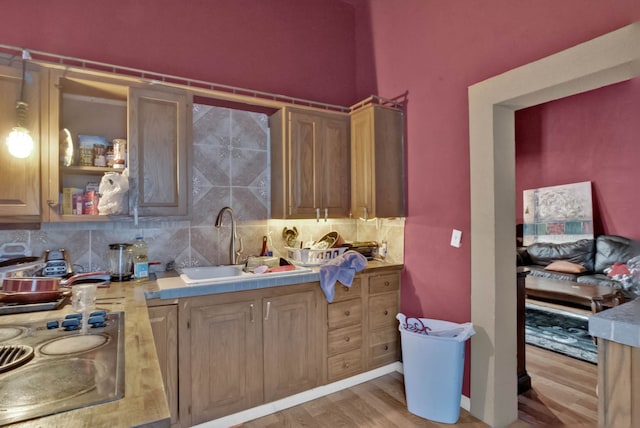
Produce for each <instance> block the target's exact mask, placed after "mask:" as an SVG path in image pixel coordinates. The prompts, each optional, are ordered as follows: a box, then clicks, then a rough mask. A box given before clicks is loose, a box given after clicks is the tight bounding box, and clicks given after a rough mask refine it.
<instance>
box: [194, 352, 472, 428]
mask: <svg viewBox="0 0 640 428" xmlns="http://www.w3.org/2000/svg"><path fill="white" fill-rule="evenodd" d="M396 371H397V372H400V373H404V371H403V369H402V363H401V362H395V363H391V364H388V365H386V366H383V367H379V368H377V369H374V370H371V371H368V372H365V373H361V374H359V375H356V376H352V377H350V378H347V379H342V380H339V381H337V382H333V383H330V384H327V385H322V386H319V387H317V388H313V389H310V390H308V391H304V392H301V393H299V394H295V395H291V396H289V397H285V398H282V399H280V400H277V401H273V402H271V403H267V404H263V405H261V406H257V407H253V408H251V409H247V410H243V411H241V412H238V413H234V414H232V415H227V416H223V417H222V418H219V419H214V420H212V421H208V422H204V423H202V424H199V425H195V426H194V427H195V428H227V427H231V426H234V425H238V424H241V423H244V422H248V421H251V420H254V419H257V418H261V417H263V416H267V415H270V414H272V413H275V412H279V411H280V410H284V409H288V408H290V407H293V406H297V405H298V404H302V403H306V402H307V401H311V400H315V399H316V398H320V397H324V396H325V395H329V394H332V393H334V392H338V391H341V390H343V389H347V388H351V387H352V386H355V385H358V384H361V383H363V382H368V381H370V380H372V379H375V378H377V377H380V376H384V375H386V374H389V373H392V372H396ZM460 407H462V408H463V409H465V410H467V411H468V410H469V408H470V407H471V406H470V401H469V398H468V397H465V396H464V395H463V396H462V399H461V402H460Z"/></svg>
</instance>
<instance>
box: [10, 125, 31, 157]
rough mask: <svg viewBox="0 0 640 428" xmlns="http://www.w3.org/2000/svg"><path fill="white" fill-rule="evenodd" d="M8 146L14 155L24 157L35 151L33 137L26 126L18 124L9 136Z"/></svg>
mask: <svg viewBox="0 0 640 428" xmlns="http://www.w3.org/2000/svg"><path fill="white" fill-rule="evenodd" d="M7 147H8V148H9V153H11V155H12V156H13V157H16V158H20V159H24V158H26V157H29V155H30V154H31V152H32V151H33V139H32V138H31V135H29V131H28V130H27V129H26V128H23V127H21V126H16V127H15V128H13V130H11V132H10V133H9V136H8V137H7Z"/></svg>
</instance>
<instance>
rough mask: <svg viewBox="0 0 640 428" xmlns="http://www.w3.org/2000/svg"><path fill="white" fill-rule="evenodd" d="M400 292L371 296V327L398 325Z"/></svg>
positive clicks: (373, 328) (374, 328)
mask: <svg viewBox="0 0 640 428" xmlns="http://www.w3.org/2000/svg"><path fill="white" fill-rule="evenodd" d="M397 313H398V293H384V294H379V295H376V296H372V297H370V298H369V329H370V330H376V329H378V328H385V327H396V326H397V325H398V320H396V314H397Z"/></svg>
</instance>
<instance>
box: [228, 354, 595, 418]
mask: <svg viewBox="0 0 640 428" xmlns="http://www.w3.org/2000/svg"><path fill="white" fill-rule="evenodd" d="M526 352H527V371H528V373H529V375H530V376H531V378H532V384H533V388H532V390H531V391H529V392H527V393H525V394H522V395H521V396H520V397H519V398H518V402H519V421H518V422H516V423H515V424H513V426H514V427H516V426H518V427H520V426H528V425H530V426H532V427H562V426H564V427H574V428H578V427H580V428H588V427H589V428H590V427H596V426H597V420H598V417H597V398H596V394H595V387H596V383H597V381H596V379H597V366H596V365H594V364H590V363H586V362H582V361H578V360H575V359H573V358H569V357H565V356H563V355H560V354H556V353H554V352H550V351H546V350H543V349H540V348H536V347H534V346H530V345H527V351H526ZM450 426H461V427H467V428H476V427H486V426H487V425H486V424H484V423H483V422H481V421H480V420H478V419H476V418H475V417H473V416H471V415H470V414H469V412H467V411H466V410H464V409H461V410H460V419H459V420H458V423H456V424H455V425H450V424H441V423H436V422H432V421H428V420H425V419H422V418H419V417H418V416H415V415H413V414H411V413H409V412H408V411H407V408H406V401H405V395H404V384H403V376H402V375H401V374H400V373H397V372H396V373H391V374H388V375H385V376H382V377H379V378H377V379H374V380H371V381H369V382H366V383H363V384H360V385H356V386H354V387H352V388H349V389H345V390H343V391H339V392H336V393H333V394H331V395H328V396H326V397H322V398H319V399H317V400H313V401H310V402H308V403H304V404H301V405H299V406H295V407H292V408H290V409H286V410H283V411H281V412H277V413H274V414H271V415H268V416H265V417H262V418H259V419H256V420H253V421H250V422H247V423H245V424H242V425H239V427H243V428H259V427H269V428H276V427H309V428H316V427H317V428H325V427H327V428H339V427H345V428H346V427H363V428H364V427H366V428H369V427H450Z"/></svg>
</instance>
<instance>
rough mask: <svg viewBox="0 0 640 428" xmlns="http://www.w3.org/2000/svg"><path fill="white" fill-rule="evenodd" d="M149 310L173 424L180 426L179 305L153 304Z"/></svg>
mask: <svg viewBox="0 0 640 428" xmlns="http://www.w3.org/2000/svg"><path fill="white" fill-rule="evenodd" d="M148 310H149V321H150V322H151V330H152V331H153V340H154V342H155V344H156V352H157V354H158V361H159V363H160V372H162V380H163V382H164V389H165V392H166V394H167V402H168V403H169V411H170V412H171V426H178V421H179V419H178V307H177V305H165V306H153V307H150V308H149V309H148Z"/></svg>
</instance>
